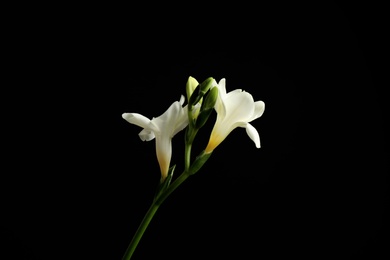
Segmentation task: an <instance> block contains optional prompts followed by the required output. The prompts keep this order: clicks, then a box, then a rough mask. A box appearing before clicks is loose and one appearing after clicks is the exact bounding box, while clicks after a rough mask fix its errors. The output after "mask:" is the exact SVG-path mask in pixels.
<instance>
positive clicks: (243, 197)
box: [0, 3, 389, 260]
mask: <svg viewBox="0 0 390 260" xmlns="http://www.w3.org/2000/svg"><path fill="white" fill-rule="evenodd" d="M30 8H33V9H34V10H37V11H34V12H32V11H31V10H32V9H30ZM42 8H43V7H37V6H33V7H28V6H23V7H18V8H17V9H15V10H16V11H15V14H16V17H21V19H16V18H14V19H13V20H12V21H13V22H10V25H15V28H16V29H13V30H10V35H11V36H10V37H9V38H8V40H9V43H10V45H9V48H8V49H7V54H9V56H10V58H11V59H9V63H8V66H7V69H6V72H7V73H6V77H5V78H6V79H9V81H8V83H7V84H5V85H4V86H3V88H4V92H3V93H5V94H4V95H2V97H3V104H7V105H6V106H4V109H3V116H4V117H3V119H5V120H4V121H3V125H2V126H3V127H2V128H3V133H4V134H3V145H2V148H3V149H2V150H3V157H2V161H3V163H2V164H3V166H4V167H3V170H2V181H1V186H2V188H1V205H2V214H1V224H0V228H1V229H0V231H1V232H2V238H4V239H5V240H4V241H5V242H4V243H2V244H1V247H2V250H1V253H2V254H4V255H7V254H8V257H7V258H2V259H42V260H43V259H110V260H115V259H121V257H122V255H123V253H124V251H125V249H126V247H127V245H128V243H129V242H130V240H131V238H132V235H133V234H134V232H135V230H136V228H137V227H138V225H139V223H140V221H141V219H142V217H143V215H144V214H145V213H146V210H147V209H148V207H149V205H150V203H151V201H152V199H153V195H154V192H155V188H156V185H157V183H158V181H159V178H160V174H159V168H158V163H157V160H156V156H155V145H154V141H152V142H142V141H141V140H140V139H139V137H138V133H139V132H140V131H141V129H140V128H139V127H137V126H135V125H131V124H129V123H127V122H126V121H125V120H123V119H122V117H121V114H122V113H124V112H137V113H140V114H143V115H145V116H147V117H149V118H151V117H153V116H159V115H160V114H162V113H163V112H164V111H165V110H166V109H167V108H168V106H169V105H170V104H171V103H172V102H174V101H176V100H179V98H180V95H182V94H183V95H184V94H185V83H186V81H187V78H188V76H193V77H195V78H196V79H198V81H202V80H204V79H206V78H207V77H209V76H212V77H214V78H215V79H216V80H217V81H219V80H220V79H221V78H226V83H227V86H226V87H227V90H228V91H230V90H233V89H236V88H240V89H244V90H245V91H248V92H249V93H251V94H252V95H253V97H254V99H255V100H263V101H264V102H265V104H266V109H265V113H264V115H263V116H262V117H261V118H259V119H257V120H255V121H253V122H252V125H253V126H254V127H255V128H256V129H257V130H258V131H259V134H260V139H261V144H262V147H261V148H260V149H257V148H256V147H255V145H254V144H253V142H252V141H251V140H250V139H249V138H248V137H247V135H246V133H245V130H244V129H240V128H239V129H236V130H234V131H233V132H232V133H231V134H230V135H229V137H228V138H227V139H226V140H225V141H224V142H223V143H222V144H221V145H220V146H219V147H218V148H217V150H215V152H214V153H213V156H212V157H211V158H210V160H209V161H208V162H207V164H206V166H205V167H204V168H202V170H201V171H200V172H199V173H197V174H196V175H194V176H192V177H191V178H190V179H188V181H186V182H185V183H184V184H183V185H182V186H180V187H179V188H178V189H177V190H176V191H175V193H174V194H172V196H171V197H169V198H168V200H167V201H166V202H165V203H164V204H163V205H162V206H161V208H160V209H159V211H158V212H157V214H156V216H155V218H154V219H153V220H152V222H151V224H150V226H149V227H148V229H147V231H146V233H145V235H144V237H143V239H142V240H141V242H140V244H139V246H138V248H137V250H136V252H135V254H134V257H133V259H134V260H136V259H150V258H152V257H159V258H160V259H199V258H204V257H210V258H214V259H224V258H226V257H231V258H237V259H282V258H286V257H299V258H301V259H325V258H326V259H385V258H384V255H386V256H389V253H388V251H387V250H386V246H387V245H388V243H389V237H388V235H387V232H388V229H389V222H388V219H389V209H388V203H389V195H388V175H387V173H388V172H387V170H388V156H389V150H388V136H387V132H388V131H389V129H388V126H387V125H386V121H387V120H385V119H388V118H387V113H385V109H386V106H387V104H386V102H387V96H386V95H387V94H385V87H384V86H386V85H388V80H386V81H384V82H383V76H384V74H385V67H383V66H382V65H381V64H382V61H384V60H385V58H384V55H385V53H384V50H385V49H384V46H385V43H384V39H385V38H384V35H385V32H384V31H383V24H384V20H385V19H384V12H383V7H381V6H375V5H374V4H370V5H367V3H365V4H364V5H363V4H356V3H355V4H353V5H347V4H337V5H336V4H332V3H328V4H312V3H311V4H307V3H305V4H303V3H302V4H296V3H291V4H286V3H283V4H282V3H278V4H267V5H266V4H256V5H254V4H253V5H245V4H244V3H242V4H240V5H239V6H238V5H236V4H230V5H229V4H228V5H226V4H224V5H223V6H219V7H212V6H210V5H201V4H199V3H193V4H186V5H179V6H178V5H172V6H168V5H165V4H159V5H155V4H144V5H139V4H137V5H134V6H131V5H128V6H112V5H111V6H104V5H101V6H97V5H91V6H56V7H54V6H52V7H50V8H49V9H50V11H43V10H47V9H42ZM24 14H26V16H25V15H24ZM26 17H27V18H26ZM211 127H212V125H209V126H206V127H205V128H204V129H203V130H202V132H201V133H199V136H198V139H197V143H196V145H195V147H194V153H195V154H196V153H197V152H199V151H200V150H201V149H203V148H204V146H205V145H206V142H207V138H208V134H209V132H210V130H211ZM183 138H184V136H183V133H182V132H180V133H179V134H178V135H177V136H176V137H175V138H174V140H173V156H172V162H173V163H176V164H177V172H176V173H177V174H179V173H180V170H181V169H182V167H183V156H182V155H183V144H184V143H183ZM3 234H4V235H3ZM9 255H12V256H11V257H10V256H9ZM382 257H383V258H382Z"/></svg>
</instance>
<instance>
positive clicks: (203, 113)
mask: <svg viewBox="0 0 390 260" xmlns="http://www.w3.org/2000/svg"><path fill="white" fill-rule="evenodd" d="M217 98H218V88H212V89H210V90H209V92H208V93H207V95H206V97H205V98H204V99H205V100H204V102H203V104H202V107H201V108H200V112H199V115H198V117H197V119H196V124H195V127H196V128H197V129H199V128H201V127H202V126H204V124H205V123H206V122H207V120H208V119H209V117H210V115H211V113H212V112H213V110H214V105H215V102H216V101H217Z"/></svg>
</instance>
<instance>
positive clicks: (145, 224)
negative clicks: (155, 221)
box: [122, 203, 160, 260]
mask: <svg viewBox="0 0 390 260" xmlns="http://www.w3.org/2000/svg"><path fill="white" fill-rule="evenodd" d="M159 206H160V205H158V204H156V203H153V204H152V205H151V206H150V208H149V210H148V211H147V212H146V214H145V216H144V218H143V220H142V222H141V224H140V225H139V227H138V229H137V231H136V233H135V234H134V237H133V239H132V240H131V242H130V244H129V246H128V247H127V249H126V252H125V254H124V256H123V258H122V260H130V258H131V256H132V255H133V253H134V251H135V249H136V247H137V245H138V243H139V241H140V240H141V238H142V235H143V234H144V232H145V230H146V228H147V227H148V225H149V223H150V221H151V220H152V218H153V216H154V214H155V213H156V211H157V209H158V207H159Z"/></svg>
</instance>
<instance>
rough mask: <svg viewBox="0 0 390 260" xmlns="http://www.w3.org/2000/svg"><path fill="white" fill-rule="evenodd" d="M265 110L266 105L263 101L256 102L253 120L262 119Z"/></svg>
mask: <svg viewBox="0 0 390 260" xmlns="http://www.w3.org/2000/svg"><path fill="white" fill-rule="evenodd" d="M264 109H265V103H264V102H263V101H256V102H255V111H254V113H253V119H252V120H254V119H257V118H259V117H261V116H262V115H263V113H264Z"/></svg>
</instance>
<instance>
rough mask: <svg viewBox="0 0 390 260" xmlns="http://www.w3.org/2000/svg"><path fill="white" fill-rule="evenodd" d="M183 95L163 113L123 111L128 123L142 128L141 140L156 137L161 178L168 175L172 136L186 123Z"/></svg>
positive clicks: (163, 178)
mask: <svg viewBox="0 0 390 260" xmlns="http://www.w3.org/2000/svg"><path fill="white" fill-rule="evenodd" d="M183 103H184V96H181V98H180V101H175V102H174V103H173V104H172V105H171V106H170V107H169V108H168V110H167V111H165V113H164V114H162V115H161V116H159V117H156V118H152V120H150V119H148V118H147V117H145V116H143V115H140V114H138V113H123V114H122V117H123V118H124V119H125V120H126V121H127V122H129V123H131V124H134V125H138V126H140V127H142V128H144V129H143V130H142V131H141V132H140V133H139V137H140V138H141V140H142V141H150V140H153V139H154V138H156V153H157V160H158V163H159V165H160V170H161V180H162V181H163V180H165V178H166V177H167V176H168V170H169V165H170V161H171V156H172V138H173V137H174V136H175V135H176V134H177V133H178V132H179V131H181V130H183V129H184V128H185V127H186V126H187V125H188V115H187V107H184V108H183V107H182V105H183Z"/></svg>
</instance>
